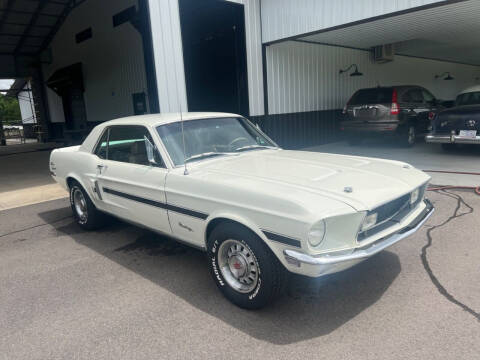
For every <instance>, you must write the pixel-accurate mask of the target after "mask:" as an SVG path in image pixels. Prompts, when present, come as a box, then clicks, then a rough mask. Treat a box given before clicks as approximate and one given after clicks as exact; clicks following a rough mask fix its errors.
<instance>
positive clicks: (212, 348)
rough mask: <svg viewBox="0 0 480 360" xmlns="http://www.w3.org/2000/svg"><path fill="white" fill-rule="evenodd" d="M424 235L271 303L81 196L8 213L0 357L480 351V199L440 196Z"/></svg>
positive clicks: (377, 355) (371, 355) (0, 287)
mask: <svg viewBox="0 0 480 360" xmlns="http://www.w3.org/2000/svg"><path fill="white" fill-rule="evenodd" d="M428 196H429V197H430V199H431V200H432V201H433V202H434V205H435V207H436V213H435V214H434V216H433V217H432V218H431V219H430V220H429V221H428V222H427V223H426V224H425V225H424V227H423V228H422V229H421V230H420V231H419V232H418V233H417V234H415V235H414V236H412V237H410V238H408V239H406V240H404V241H402V242H400V243H398V244H396V245H395V246H393V247H391V248H390V249H388V250H387V251H384V252H382V253H380V254H378V255H377V256H375V257H373V258H371V259H369V260H367V261H365V262H363V263H361V264H360V265H358V266H356V267H354V268H352V269H350V270H347V271H345V272H343V273H340V274H337V275H334V276H330V277H328V278H325V279H320V280H312V279H307V278H302V277H298V276H291V277H290V279H289V280H290V283H289V285H288V288H287V291H286V293H285V295H284V296H283V297H281V298H279V299H278V301H277V302H276V303H275V304H273V305H272V306H270V307H268V308H265V309H263V310H260V311H246V310H242V309H239V308H237V307H235V306H234V305H232V304H230V303H229V302H228V301H227V300H225V299H224V298H223V297H222V295H221V294H220V292H219V291H218V290H217V288H216V286H215V284H214V282H213V281H212V280H211V279H210V275H209V273H208V269H207V266H206V260H205V257H204V255H203V254H202V253H201V252H199V251H197V250H193V249H190V248H187V247H185V246H182V245H179V244H176V243H174V242H172V241H171V240H169V239H167V238H164V237H161V236H159V235H156V234H153V233H151V232H149V231H147V230H144V229H140V228H136V227H132V226H130V225H126V224H124V223H121V222H119V221H112V222H111V224H109V225H108V226H107V227H105V228H104V229H102V230H99V231H95V232H86V231H83V230H81V229H80V228H78V227H77V226H76V225H75V224H74V223H73V221H72V217H71V212H70V209H69V205H68V200H66V199H61V200H54V201H50V202H44V203H40V204H36V205H31V206H25V207H19V208H15V209H11V210H6V211H1V212H0V359H42V360H43V359H435V360H440V359H449V360H450V359H479V357H480V296H479V295H480V281H479V275H480V265H479V264H480V236H479V233H480V222H479V221H478V211H479V210H478V209H480V196H477V195H474V194H473V193H471V192H454V191H452V192H449V193H446V192H443V193H429V194H428Z"/></svg>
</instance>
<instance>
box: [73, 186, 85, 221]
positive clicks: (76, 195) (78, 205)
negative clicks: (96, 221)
mask: <svg viewBox="0 0 480 360" xmlns="http://www.w3.org/2000/svg"><path fill="white" fill-rule="evenodd" d="M73 205H74V206H75V211H76V213H77V215H78V217H79V219H80V221H81V222H85V221H87V218H88V211H87V202H86V201H85V197H84V196H83V193H82V191H81V190H80V189H75V190H74V191H73Z"/></svg>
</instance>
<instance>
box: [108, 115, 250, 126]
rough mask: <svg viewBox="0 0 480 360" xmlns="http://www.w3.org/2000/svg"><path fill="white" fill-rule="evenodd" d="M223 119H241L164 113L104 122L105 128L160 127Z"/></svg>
mask: <svg viewBox="0 0 480 360" xmlns="http://www.w3.org/2000/svg"><path fill="white" fill-rule="evenodd" d="M223 117H241V115H238V114H232V113H221V112H182V113H179V112H177V113H163V114H148V115H136V116H127V117H123V118H119V119H114V120H109V121H106V122H103V123H102V125H103V126H112V125H150V126H159V125H164V124H170V123H174V122H177V121H181V120H183V121H190V120H198V119H209V118H223Z"/></svg>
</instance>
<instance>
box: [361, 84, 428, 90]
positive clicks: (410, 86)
mask: <svg viewBox="0 0 480 360" xmlns="http://www.w3.org/2000/svg"><path fill="white" fill-rule="evenodd" d="M394 88H395V89H402V90H403V89H409V88H422V89H423V86H420V85H392V86H376V87H371V88H361V89H358V91H360V90H376V89H394Z"/></svg>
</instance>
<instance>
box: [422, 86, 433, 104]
mask: <svg viewBox="0 0 480 360" xmlns="http://www.w3.org/2000/svg"><path fill="white" fill-rule="evenodd" d="M422 94H423V99H424V100H425V102H427V103H433V102H434V101H435V96H433V95H432V94H431V93H430V92H429V91H427V90H425V89H422Z"/></svg>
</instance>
